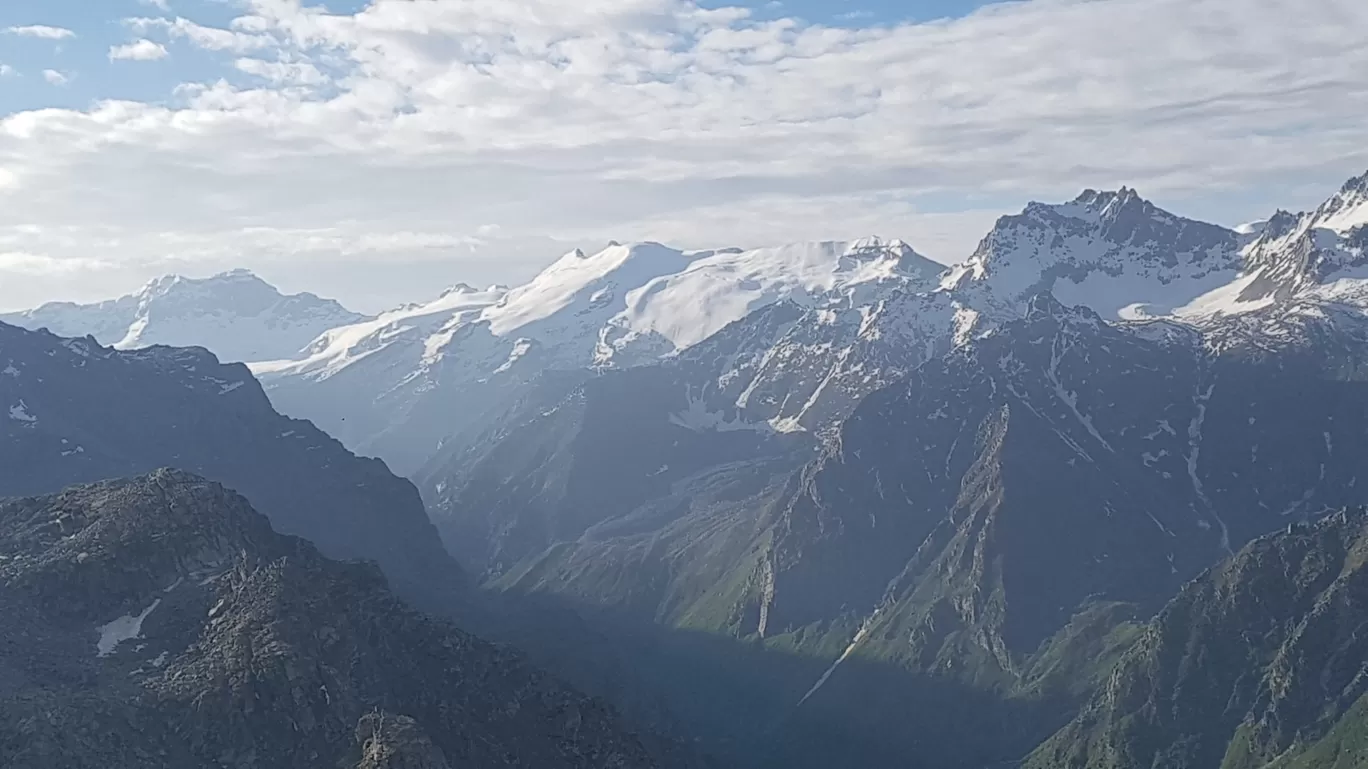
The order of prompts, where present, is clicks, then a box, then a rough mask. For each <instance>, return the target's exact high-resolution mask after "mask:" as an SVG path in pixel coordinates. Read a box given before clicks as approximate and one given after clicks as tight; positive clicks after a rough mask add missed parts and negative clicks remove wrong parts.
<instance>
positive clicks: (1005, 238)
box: [942, 187, 1250, 319]
mask: <svg viewBox="0 0 1368 769" xmlns="http://www.w3.org/2000/svg"><path fill="white" fill-rule="evenodd" d="M1249 237H1250V236H1248V235H1241V234H1238V233H1236V232H1234V231H1232V230H1227V229H1225V228H1223V227H1218V226H1216V225H1212V224H1206V223H1204V222H1198V221H1193V220H1191V219H1184V218H1182V217H1180V216H1175V215H1174V214H1171V213H1169V212H1167V211H1164V210H1163V209H1160V208H1158V207H1157V206H1155V205H1154V204H1153V203H1150V202H1149V201H1147V200H1144V199H1143V198H1141V197H1140V196H1139V194H1137V193H1136V192H1135V190H1132V189H1127V188H1125V187H1123V188H1121V189H1120V190H1118V191H1116V192H1098V191H1095V190H1086V191H1084V193H1083V194H1082V195H1080V196H1078V197H1077V198H1076V199H1074V200H1073V201H1071V202H1069V203H1063V204H1058V205H1047V204H1043V203H1031V204H1030V205H1028V206H1027V207H1026V209H1025V210H1024V211H1023V212H1022V213H1020V214H1017V215H1015V216H1005V217H1003V218H1001V219H999V220H998V222H997V225H996V226H995V227H994V228H993V230H992V232H990V233H989V234H988V236H987V237H985V238H984V239H983V242H982V243H980V244H979V247H978V249H977V250H976V251H975V252H974V254H973V255H972V256H970V258H969V259H968V260H967V261H966V262H964V263H963V264H961V265H958V266H956V267H955V268H953V269H951V270H950V271H949V272H948V273H947V274H946V276H945V278H944V280H943V282H942V285H944V286H945V287H946V288H961V287H963V286H966V285H968V284H970V283H973V282H980V281H981V282H985V283H987V284H988V285H989V286H991V287H992V288H993V290H994V291H995V292H996V293H997V294H998V295H999V296H1001V297H1003V298H1004V299H1007V300H1009V301H1012V302H1016V303H1018V304H1024V303H1025V302H1026V301H1027V300H1029V299H1030V297H1032V296H1034V295H1035V294H1038V293H1040V292H1043V291H1049V292H1052V293H1053V294H1054V295H1055V297H1056V298H1058V299H1059V300H1060V301H1061V302H1063V303H1064V304H1066V305H1085V306H1087V307H1090V308H1092V309H1093V310H1096V311H1097V312H1098V313H1099V314H1101V315H1102V316H1103V317H1104V318H1108V319H1117V318H1123V319H1138V318H1146V317H1154V316H1163V315H1167V314H1169V313H1170V312H1172V311H1173V309H1174V308H1178V307H1182V306H1184V305H1186V304H1187V303H1189V302H1190V301H1192V300H1193V299H1195V298H1196V297H1198V296H1201V295H1202V294H1205V293H1207V292H1209V291H1212V290H1214V289H1216V288H1219V287H1221V286H1223V285H1226V284H1228V283H1229V282H1230V281H1231V280H1233V279H1235V278H1236V277H1237V275H1238V273H1239V271H1240V269H1241V268H1242V266H1243V257H1242V254H1241V248H1242V246H1243V245H1244V244H1245V242H1246V241H1247V240H1248V239H1249Z"/></svg>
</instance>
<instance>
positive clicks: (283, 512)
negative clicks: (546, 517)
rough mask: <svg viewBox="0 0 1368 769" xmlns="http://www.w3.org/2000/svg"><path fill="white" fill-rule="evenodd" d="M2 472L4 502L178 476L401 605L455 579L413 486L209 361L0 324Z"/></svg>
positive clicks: (240, 371)
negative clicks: (198, 478)
mask: <svg viewBox="0 0 1368 769" xmlns="http://www.w3.org/2000/svg"><path fill="white" fill-rule="evenodd" d="M0 467H4V468H5V472H3V473H0V496H24V495H34V494H46V493H52V492H56V491H59V490H61V489H62V488H65V487H66V486H70V485H73V484H77V483H89V482H92V481H98V480H105V479H110V478H122V477H129V476H132V475H138V474H141V473H146V472H150V471H152V470H154V469H156V468H159V467H177V468H180V469H184V470H188V471H191V472H195V473H199V474H201V475H203V476H205V477H207V478H211V479H213V480H215V481H219V482H221V483H223V484H225V485H227V486H228V487H230V488H232V489H234V490H236V491H239V492H241V493H242V494H243V495H245V496H246V497H247V498H248V499H250V500H251V501H252V504H253V505H254V506H255V507H257V509H259V510H260V511H261V512H262V513H264V514H265V515H266V516H267V517H268V518H270V519H271V521H272V523H273V525H275V526H276V527H277V528H278V529H279V530H280V531H282V532H284V533H287V534H294V535H298V536H303V537H307V538H308V539H310V540H311V541H313V542H314V543H315V544H316V545H317V546H318V547H319V549H320V550H321V551H322V552H323V553H325V554H326V555H328V556H330V557H333V558H343V559H352V558H359V559H366V560H372V561H377V562H379V563H380V565H381V566H382V568H384V569H385V571H386V573H387V574H388V575H389V577H390V578H391V579H392V580H394V581H395V584H396V587H397V588H398V589H399V590H400V591H401V592H403V593H404V594H405V595H406V596H409V597H415V598H417V597H424V598H426V597H429V596H430V595H431V594H433V593H438V592H444V591H446V590H447V589H449V587H450V586H451V584H452V583H453V582H455V581H459V579H460V570H459V568H458V567H457V566H456V565H455V564H454V563H453V562H452V561H451V559H450V558H449V557H448V556H447V554H446V553H445V552H444V551H443V549H442V547H441V545H440V543H439V541H438V537H437V532H436V530H435V529H433V527H432V524H431V523H430V522H429V520H428V517H427V515H426V513H425V512H424V510H423V505H422V501H421V499H420V498H419V496H418V493H417V491H416V490H415V489H414V487H413V486H412V484H410V483H409V482H407V481H405V480H403V479H401V478H398V477H396V476H395V475H394V474H392V473H391V472H390V471H389V469H388V468H387V467H386V466H385V464H384V463H383V462H381V461H379V460H375V459H365V458H361V457H357V456H356V455H354V454H352V453H351V452H349V451H347V450H346V449H345V448H343V446H342V444H340V443H338V442H337V441H336V440H334V439H332V438H331V437H329V436H327V435H325V434H323V433H322V432H321V431H319V430H318V429H317V428H316V427H314V426H313V425H312V424H310V423H309V422H306V421H303V420H298V419H290V418H289V417H285V416H282V415H281V414H279V413H277V412H276V411H275V409H273V408H272V407H271V403H270V401H269V400H267V398H266V395H265V393H264V392H263V391H262V389H261V385H260V384H258V383H257V381H256V380H255V379H253V378H252V375H251V373H250V372H248V370H247V368H246V367H245V366H243V365H241V364H221V363H219V362H218V360H217V359H216V358H215V357H214V356H213V355H212V354H210V353H208V352H206V351H205V350H203V349H198V348H168V347H153V348H149V349H146V350H135V351H119V350H114V349H111V348H108V347H104V346H101V345H100V344H99V343H97V342H95V341H94V340H93V339H88V338H86V339H66V338H62V337H57V336H54V335H52V334H49V333H47V332H42V331H27V330H24V329H21V328H17V327H15V326H7V325H4V324H0Z"/></svg>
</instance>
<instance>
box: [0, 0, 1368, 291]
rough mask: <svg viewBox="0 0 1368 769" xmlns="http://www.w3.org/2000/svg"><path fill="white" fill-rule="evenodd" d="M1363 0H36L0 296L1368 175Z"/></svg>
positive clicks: (4, 19) (975, 219)
mask: <svg viewBox="0 0 1368 769" xmlns="http://www.w3.org/2000/svg"><path fill="white" fill-rule="evenodd" d="M1365 39H1368V3H1363V2H1362V0H1024V1H1022V2H1010V3H985V2H978V1H977V0H868V1H866V0H784V2H751V3H748V4H747V3H742V4H736V3H734V2H727V1H726V0H706V2H703V3H702V4H700V3H698V2H695V1H694V0H577V1H576V2H573V3H569V2H565V0H333V1H332V2H329V3H326V4H320V3H316V2H307V1H303V0H98V2H97V0H5V2H3V3H0V310H9V309H19V308H23V307H29V306H34V305H37V304H39V303H41V302H45V301H49V300H56V299H64V300H76V301H90V300H95V299H102V298H107V297H111V296H116V295H119V294H124V293H129V292H131V291H133V290H136V289H137V288H138V286H139V285H141V284H142V283H144V282H145V281H147V280H148V279H150V278H152V277H155V276H158V275H162V274H166V273H181V274H186V275H192V276H201V275H207V274H212V273H214V272H218V271H222V270H227V269H231V268H235V267H247V268H249V269H252V270H255V271H256V272H258V273H259V274H261V275H262V276H263V277H265V278H267V279H268V280H271V281H272V282H275V283H276V284H277V285H280V286H281V287H282V288H284V289H286V290H291V291H298V290H311V291H314V292H316V293H320V294H324V295H329V296H335V297H338V298H340V299H341V300H343V301H344V302H345V303H347V304H348V305H350V306H352V307H355V308H357V309H360V310H365V311H377V310H379V309H381V308H384V307H387V306H392V305H395V304H399V303H403V302H408V301H416V300H421V299H426V298H430V297H432V296H435V295H436V294H438V293H440V290H441V288H442V287H444V286H446V285H450V284H453V283H456V282H458V281H464V282H468V283H494V282H500V283H516V282H519V281H521V280H525V279H526V278H528V277H530V276H531V275H533V274H535V272H536V271H537V270H539V269H540V268H541V267H542V266H544V265H545V264H548V263H549V262H551V261H552V260H554V259H555V258H556V257H557V256H558V255H560V254H561V253H563V252H565V251H567V250H569V249H571V248H574V247H583V248H585V249H586V250H588V249H592V248H595V247H598V246H601V245H603V244H605V243H607V242H608V241H609V240H619V241H633V240H655V241H660V242H664V243H668V244H671V245H675V246H678V247H683V248H715V247H726V246H741V247H748V246H762V245H777V244H781V243H788V242H795V241H805V240H843V239H851V238H857V237H863V236H867V235H878V236H882V237H886V238H901V239H903V240H906V241H908V242H910V243H912V244H913V245H914V246H915V247H916V248H917V249H918V250H920V251H922V252H923V253H925V254H927V255H928V256H931V257H932V258H935V259H938V260H940V261H942V262H946V263H952V262H956V261H960V260H962V259H964V258H965V257H967V256H968V255H969V253H970V252H972V250H973V248H974V246H975V244H976V243H977V241H978V240H979V239H980V238H982V236H983V235H984V234H985V233H986V232H987V231H988V229H989V228H990V227H991V226H992V223H993V221H994V220H995V219H996V218H997V217H998V216H999V215H1002V214H1005V213H1011V212H1014V211H1018V210H1020V209H1021V207H1022V206H1023V205H1024V204H1025V203H1026V202H1027V201H1029V200H1043V201H1062V200H1068V199H1071V198H1073V197H1074V196H1076V195H1077V194H1078V192H1079V191H1080V190H1082V189H1084V188H1115V187H1119V186H1121V185H1123V184H1124V185H1129V186H1132V187H1136V188H1138V189H1139V191H1140V192H1141V193H1142V194H1143V195H1145V196H1146V197H1148V198H1150V199H1151V200H1154V201H1155V202H1156V203H1158V204H1159V205H1161V206H1164V207H1165V208H1168V209H1170V210H1173V211H1175V212H1177V213H1180V214H1183V215H1186V216H1191V217H1194V218H1201V219H1205V220H1208V221H1214V222H1217V223H1221V224H1227V225H1235V224H1239V223H1241V222H1244V221H1248V220H1252V219H1257V218H1264V217H1266V216H1268V215H1269V214H1271V213H1272V212H1273V211H1274V210H1275V209H1277V208H1279V207H1282V208H1289V209H1294V210H1296V209H1299V208H1309V207H1313V206H1314V205H1316V204H1317V203H1318V202H1319V201H1320V200H1322V199H1324V198H1325V197H1327V196H1328V195H1329V194H1330V193H1331V192H1333V190H1334V189H1335V188H1337V187H1338V186H1339V184H1340V183H1341V182H1343V181H1344V180H1345V179H1347V178H1349V177H1351V176H1354V175H1357V174H1360V173H1362V172H1363V171H1364V170H1365V169H1368V121H1365V120H1363V118H1362V116H1363V115H1364V114H1368V77H1365V75H1364V73H1365V72H1368V45H1365V44H1364V42H1363V41H1364V40H1365Z"/></svg>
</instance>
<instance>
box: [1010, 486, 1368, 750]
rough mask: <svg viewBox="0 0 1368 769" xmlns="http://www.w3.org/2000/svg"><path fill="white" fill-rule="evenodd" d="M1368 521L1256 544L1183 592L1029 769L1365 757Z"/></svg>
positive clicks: (1336, 518)
mask: <svg viewBox="0 0 1368 769" xmlns="http://www.w3.org/2000/svg"><path fill="white" fill-rule="evenodd" d="M1365 627H1368V517H1365V515H1364V514H1363V513H1362V512H1361V511H1355V512H1348V513H1338V514H1335V515H1332V516H1329V517H1327V518H1324V519H1323V520H1321V521H1319V522H1316V523H1313V524H1309V525H1307V524H1293V525H1290V526H1288V527H1287V528H1286V530H1285V531H1281V532H1279V533H1276V534H1273V535H1270V536H1268V537H1265V538H1263V539H1260V540H1258V541H1256V542H1254V543H1252V544H1250V545H1249V546H1247V547H1246V548H1244V549H1243V550H1242V551H1241V552H1240V553H1239V554H1238V555H1237V556H1235V557H1234V558H1233V559H1230V560H1229V561H1226V562H1225V563H1222V564H1221V565H1220V566H1218V567H1216V568H1214V569H1212V570H1211V571H1210V572H1209V573H1207V574H1204V575H1203V576H1202V577H1201V578H1200V579H1198V580H1196V581H1194V582H1193V583H1192V584H1189V585H1187V586H1186V587H1184V588H1183V590H1182V591H1181V592H1180V593H1179V594H1178V596H1177V597H1176V598H1174V599H1173V601H1172V602H1171V603H1170V604H1169V605H1168V606H1167V607H1166V608H1165V609H1164V610H1163V612H1161V613H1160V614H1159V616H1158V617H1157V618H1156V619H1155V620H1154V621H1153V622H1152V623H1151V624H1150V625H1149V627H1148V628H1147V629H1146V630H1145V632H1144V634H1143V635H1142V636H1141V637H1140V638H1139V639H1138V640H1137V641H1136V642H1135V644H1134V646H1133V647H1132V648H1131V649H1130V650H1129V651H1128V652H1126V654H1125V655H1124V657H1123V658H1122V660H1121V662H1120V664H1119V665H1118V666H1117V667H1116V669H1115V671H1113V672H1112V673H1111V675H1110V676H1109V677H1108V679H1107V681H1106V683H1105V685H1104V686H1103V687H1102V688H1101V690H1100V691H1099V692H1098V693H1097V694H1096V695H1095V696H1094V697H1093V699H1092V701H1091V702H1090V703H1089V704H1088V705H1087V706H1086V707H1085V708H1083V710H1082V712H1081V713H1079V715H1078V716H1077V718H1075V719H1074V720H1073V722H1072V723H1070V724H1069V725H1068V726H1067V727H1065V728H1064V729H1063V730H1061V731H1060V732H1059V733H1058V734H1056V735H1055V736H1054V737H1053V738H1052V739H1050V740H1049V741H1048V742H1047V743H1045V744H1044V745H1043V746H1041V747H1040V748H1039V749H1038V750H1036V751H1035V752H1034V753H1033V754H1032V755H1031V757H1030V759H1028V760H1027V761H1026V763H1025V766H1026V767H1029V768H1030V769H1047V768H1048V769H1073V768H1077V769H1084V768H1085V767H1086V768H1088V769H1091V768H1092V767H1110V768H1112V769H1130V768H1131V767H1134V768H1135V769H1139V767H1147V768H1148V767H1175V768H1176V767H1197V766H1220V767H1225V768H1226V769H1256V768H1257V769H1261V768H1263V767H1277V768H1278V769H1331V768H1336V769H1340V768H1342V769H1348V768H1349V767H1355V766H1362V765H1363V762H1364V761H1365V760H1366V759H1368V673H1366V672H1365V662H1364V661H1365V660H1368V634H1365V633H1364V628H1365Z"/></svg>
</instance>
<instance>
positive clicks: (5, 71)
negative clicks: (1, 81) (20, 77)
mask: <svg viewBox="0 0 1368 769" xmlns="http://www.w3.org/2000/svg"><path fill="white" fill-rule="evenodd" d="M15 74H17V73H16V72H15V70H14V67H11V66H10V65H8V64H0V77H13V76H14V75H15Z"/></svg>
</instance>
